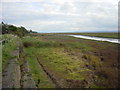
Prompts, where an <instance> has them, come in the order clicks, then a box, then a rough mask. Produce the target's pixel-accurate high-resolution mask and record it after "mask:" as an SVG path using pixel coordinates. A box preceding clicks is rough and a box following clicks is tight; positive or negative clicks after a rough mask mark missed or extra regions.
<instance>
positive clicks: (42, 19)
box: [2, 0, 119, 32]
mask: <svg viewBox="0 0 120 90" xmlns="http://www.w3.org/2000/svg"><path fill="white" fill-rule="evenodd" d="M118 1H119V0H2V20H3V21H4V22H5V23H8V24H13V25H17V26H24V27H26V28H27V29H32V30H34V31H37V32H93V31H96V32H97V31H103V32H109V31H113V32H114V31H117V30H118V27H117V26H118Z"/></svg>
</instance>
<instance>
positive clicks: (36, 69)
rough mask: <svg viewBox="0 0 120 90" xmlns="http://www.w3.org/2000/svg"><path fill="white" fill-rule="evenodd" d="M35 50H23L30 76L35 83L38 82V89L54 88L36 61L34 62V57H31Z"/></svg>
mask: <svg viewBox="0 0 120 90" xmlns="http://www.w3.org/2000/svg"><path fill="white" fill-rule="evenodd" d="M34 50H35V48H27V49H25V53H26V55H27V60H28V63H29V65H30V69H31V72H30V73H31V74H32V76H33V78H34V80H35V82H36V83H38V80H40V83H39V85H38V87H39V88H54V85H53V84H52V83H51V82H50V81H49V80H48V78H47V76H46V75H45V73H44V72H43V71H42V69H41V67H40V65H39V63H38V61H37V60H36V58H35V56H34V55H33V53H32V52H33V51H34Z"/></svg>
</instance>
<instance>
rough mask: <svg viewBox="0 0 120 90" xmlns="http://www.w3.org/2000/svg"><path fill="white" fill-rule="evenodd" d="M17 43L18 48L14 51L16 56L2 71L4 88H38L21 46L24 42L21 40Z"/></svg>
mask: <svg viewBox="0 0 120 90" xmlns="http://www.w3.org/2000/svg"><path fill="white" fill-rule="evenodd" d="M16 44H17V49H16V50H14V51H13V53H12V55H13V56H15V58H13V59H11V60H9V62H8V65H7V67H6V68H5V70H4V71H3V73H2V88H36V85H35V82H34V79H33V78H32V76H31V75H30V74H29V72H30V69H29V65H28V62H27V60H26V59H25V57H24V56H25V55H24V54H23V48H21V45H22V44H21V43H20V41H18V42H16ZM23 55H24V56H23Z"/></svg>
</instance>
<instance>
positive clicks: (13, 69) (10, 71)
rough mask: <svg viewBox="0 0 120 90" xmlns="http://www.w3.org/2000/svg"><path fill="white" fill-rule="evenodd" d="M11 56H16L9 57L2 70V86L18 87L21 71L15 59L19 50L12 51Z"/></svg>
mask: <svg viewBox="0 0 120 90" xmlns="http://www.w3.org/2000/svg"><path fill="white" fill-rule="evenodd" d="M13 56H16V58H14V59H11V60H10V61H9V62H8V66H7V67H6V68H5V70H4V71H3V75H2V76H3V77H2V88H20V77H21V73H20V64H19V62H18V59H17V57H18V56H19V50H15V51H13Z"/></svg>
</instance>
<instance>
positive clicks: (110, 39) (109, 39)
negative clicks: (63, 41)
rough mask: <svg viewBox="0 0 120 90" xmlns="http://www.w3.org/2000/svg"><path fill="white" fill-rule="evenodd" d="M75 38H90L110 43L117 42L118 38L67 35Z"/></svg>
mask: <svg viewBox="0 0 120 90" xmlns="http://www.w3.org/2000/svg"><path fill="white" fill-rule="evenodd" d="M69 36H73V37H77V38H84V39H91V40H97V41H107V42H112V43H119V44H120V41H119V39H113V38H102V37H92V36H84V35H69Z"/></svg>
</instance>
